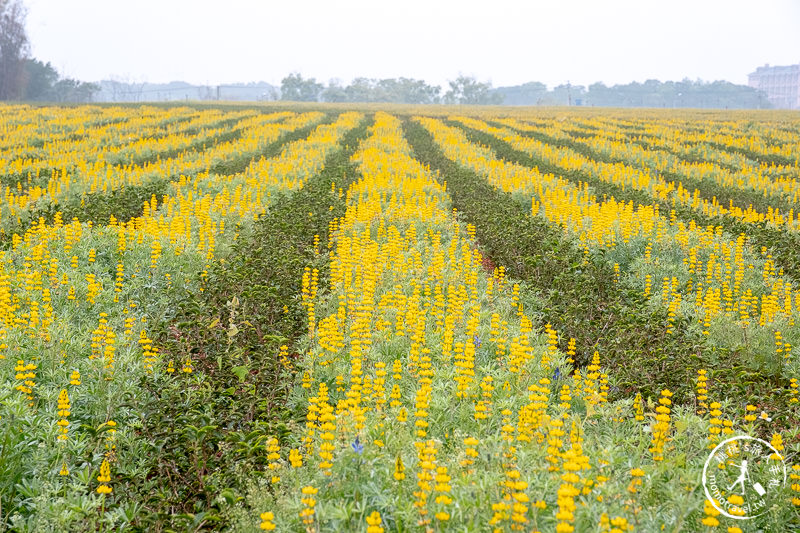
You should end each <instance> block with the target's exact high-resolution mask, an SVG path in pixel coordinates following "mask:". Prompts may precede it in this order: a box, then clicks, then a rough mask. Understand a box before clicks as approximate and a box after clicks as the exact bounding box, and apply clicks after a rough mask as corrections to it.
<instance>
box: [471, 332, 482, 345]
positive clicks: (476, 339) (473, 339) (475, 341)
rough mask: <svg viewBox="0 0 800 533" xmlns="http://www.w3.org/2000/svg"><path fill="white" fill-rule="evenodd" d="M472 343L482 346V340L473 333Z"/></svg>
mask: <svg viewBox="0 0 800 533" xmlns="http://www.w3.org/2000/svg"><path fill="white" fill-rule="evenodd" d="M472 344H474V345H475V347H476V348H480V346H481V340H480V339H479V338H478V336H477V335H473V337H472Z"/></svg>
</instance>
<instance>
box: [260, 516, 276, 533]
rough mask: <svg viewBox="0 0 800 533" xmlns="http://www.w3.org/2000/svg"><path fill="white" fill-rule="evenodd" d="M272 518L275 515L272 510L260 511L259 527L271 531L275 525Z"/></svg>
mask: <svg viewBox="0 0 800 533" xmlns="http://www.w3.org/2000/svg"><path fill="white" fill-rule="evenodd" d="M274 520H275V515H274V514H273V513H272V511H267V512H265V513H261V526H260V527H261V529H264V530H266V531H273V530H274V529H275V527H276V525H275V522H274Z"/></svg>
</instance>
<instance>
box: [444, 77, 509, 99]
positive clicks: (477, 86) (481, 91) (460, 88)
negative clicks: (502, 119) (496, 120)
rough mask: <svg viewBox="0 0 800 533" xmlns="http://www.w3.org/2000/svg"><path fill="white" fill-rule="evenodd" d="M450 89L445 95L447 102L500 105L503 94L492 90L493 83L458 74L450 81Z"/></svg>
mask: <svg viewBox="0 0 800 533" xmlns="http://www.w3.org/2000/svg"><path fill="white" fill-rule="evenodd" d="M449 84H450V89H449V90H448V91H447V93H445V95H444V102H445V103H446V104H462V105H498V104H502V103H503V95H502V94H499V93H496V92H492V90H491V89H492V85H491V83H483V82H479V81H478V80H476V79H475V78H473V77H470V76H463V75H461V76H458V77H457V78H456V79H454V80H451V81H450V82H449Z"/></svg>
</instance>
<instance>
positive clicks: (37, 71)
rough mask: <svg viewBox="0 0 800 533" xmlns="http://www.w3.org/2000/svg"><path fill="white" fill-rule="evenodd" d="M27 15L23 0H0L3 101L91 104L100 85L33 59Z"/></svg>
mask: <svg viewBox="0 0 800 533" xmlns="http://www.w3.org/2000/svg"><path fill="white" fill-rule="evenodd" d="M25 15H26V12H25V8H24V7H23V5H22V2H21V1H20V0H0V101H3V100H24V101H45V102H90V101H91V100H92V96H93V94H94V93H95V92H96V91H98V90H99V89H100V87H99V86H97V85H95V84H94V83H86V82H82V81H78V80H75V79H72V78H67V77H62V76H61V75H60V74H59V73H58V71H57V70H56V69H55V68H53V66H52V65H51V64H50V63H49V62H48V63H44V62H42V61H39V60H37V59H35V58H32V57H30V43H29V41H28V35H27V33H26V32H25Z"/></svg>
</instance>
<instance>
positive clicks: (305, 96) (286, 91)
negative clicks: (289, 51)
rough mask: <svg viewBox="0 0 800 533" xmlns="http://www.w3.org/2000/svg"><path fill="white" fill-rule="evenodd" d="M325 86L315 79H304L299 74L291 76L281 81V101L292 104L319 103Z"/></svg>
mask: <svg viewBox="0 0 800 533" xmlns="http://www.w3.org/2000/svg"><path fill="white" fill-rule="evenodd" d="M323 87H324V86H323V85H322V84H321V83H317V80H316V79H314V78H308V79H303V77H302V76H301V75H300V74H299V73H296V72H295V73H293V74H289V75H288V76H286V77H285V78H283V79H282V80H281V100H289V101H292V102H317V101H319V96H320V94H321V93H322V89H323Z"/></svg>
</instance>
